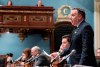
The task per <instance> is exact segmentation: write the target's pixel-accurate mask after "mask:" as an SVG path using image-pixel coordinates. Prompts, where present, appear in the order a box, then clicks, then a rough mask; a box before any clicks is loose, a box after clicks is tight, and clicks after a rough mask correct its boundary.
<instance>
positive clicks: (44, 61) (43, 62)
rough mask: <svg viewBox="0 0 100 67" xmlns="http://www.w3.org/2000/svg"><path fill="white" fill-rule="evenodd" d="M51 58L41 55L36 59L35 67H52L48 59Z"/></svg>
mask: <svg viewBox="0 0 100 67" xmlns="http://www.w3.org/2000/svg"><path fill="white" fill-rule="evenodd" d="M48 58H49V57H48V56H46V55H45V54H40V55H39V56H38V57H37V58H36V59H35V64H34V66H48V67H49V66H50V61H49V59H48Z"/></svg>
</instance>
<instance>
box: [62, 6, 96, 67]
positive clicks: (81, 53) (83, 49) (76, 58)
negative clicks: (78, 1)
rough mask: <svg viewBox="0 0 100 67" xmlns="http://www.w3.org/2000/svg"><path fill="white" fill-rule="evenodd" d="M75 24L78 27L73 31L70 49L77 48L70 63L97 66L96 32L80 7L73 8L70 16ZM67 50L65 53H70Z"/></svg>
mask: <svg viewBox="0 0 100 67" xmlns="http://www.w3.org/2000/svg"><path fill="white" fill-rule="evenodd" d="M69 18H70V20H71V23H72V25H73V26H76V27H77V28H76V29H75V30H74V31H73V32H72V35H71V45H70V48H69V51H70V52H71V51H72V50H73V49H75V50H76V53H75V55H72V56H70V64H72V65H75V64H79V65H87V66H93V67H96V59H95V54H94V32H93V29H92V28H91V26H90V25H89V24H88V23H87V22H86V21H85V11H84V10H82V9H80V8H73V9H72V11H71V14H70V16H69ZM69 51H68V50H65V51H64V53H63V54H62V56H63V55H64V54H68V53H69Z"/></svg>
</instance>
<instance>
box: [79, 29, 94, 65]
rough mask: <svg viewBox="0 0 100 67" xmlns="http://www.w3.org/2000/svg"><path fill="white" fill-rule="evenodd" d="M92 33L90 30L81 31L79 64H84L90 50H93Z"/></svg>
mask: <svg viewBox="0 0 100 67" xmlns="http://www.w3.org/2000/svg"><path fill="white" fill-rule="evenodd" d="M93 38H94V33H93V31H92V29H91V28H89V27H87V28H84V30H83V31H82V54H81V59H80V62H79V64H81V65H82V64H84V63H85V60H86V59H87V58H88V55H90V52H91V49H92V48H93Z"/></svg>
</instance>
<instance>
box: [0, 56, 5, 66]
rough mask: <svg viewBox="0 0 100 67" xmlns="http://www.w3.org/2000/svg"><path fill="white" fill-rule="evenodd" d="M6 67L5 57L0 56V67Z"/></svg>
mask: <svg viewBox="0 0 100 67" xmlns="http://www.w3.org/2000/svg"><path fill="white" fill-rule="evenodd" d="M6 66H7V58H6V55H0V67H6Z"/></svg>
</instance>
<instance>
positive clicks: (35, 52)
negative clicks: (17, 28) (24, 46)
mask: <svg viewBox="0 0 100 67" xmlns="http://www.w3.org/2000/svg"><path fill="white" fill-rule="evenodd" d="M31 55H32V56H34V57H35V56H36V55H37V51H36V50H35V49H31Z"/></svg>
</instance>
